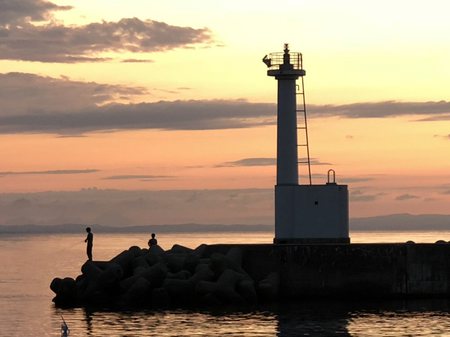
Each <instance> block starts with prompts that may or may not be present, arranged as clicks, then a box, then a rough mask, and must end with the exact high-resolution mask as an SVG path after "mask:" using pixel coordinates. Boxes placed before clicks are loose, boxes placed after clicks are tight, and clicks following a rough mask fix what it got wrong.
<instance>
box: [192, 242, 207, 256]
mask: <svg viewBox="0 0 450 337" xmlns="http://www.w3.org/2000/svg"><path fill="white" fill-rule="evenodd" d="M207 248H208V245H206V244H201V245H200V246H198V247H197V248H195V249H194V251H193V252H192V254H194V255H195V256H197V257H199V258H202V257H204V255H205V253H206V249H207Z"/></svg>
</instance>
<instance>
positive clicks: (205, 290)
mask: <svg viewBox="0 0 450 337" xmlns="http://www.w3.org/2000/svg"><path fill="white" fill-rule="evenodd" d="M245 278H246V277H245V275H242V274H239V273H237V272H235V271H234V270H232V269H226V270H225V271H224V272H223V273H222V275H220V277H219V279H218V280H217V282H209V281H199V282H198V283H197V286H196V288H195V291H196V292H197V293H199V294H200V295H207V294H213V295H214V296H217V298H218V299H220V300H221V301H222V302H223V303H226V304H243V303H245V300H244V298H243V297H242V296H240V295H239V294H238V293H237V292H236V286H237V283H238V282H239V281H241V280H244V279H245Z"/></svg>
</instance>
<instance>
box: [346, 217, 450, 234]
mask: <svg viewBox="0 0 450 337" xmlns="http://www.w3.org/2000/svg"><path fill="white" fill-rule="evenodd" d="M350 228H351V230H354V231H355V230H356V231H406V230H426V231H427V230H450V215H448V214H421V215H412V214H391V215H383V216H374V217H367V218H354V219H351V220H350Z"/></svg>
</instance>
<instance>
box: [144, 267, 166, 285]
mask: <svg viewBox="0 0 450 337" xmlns="http://www.w3.org/2000/svg"><path fill="white" fill-rule="evenodd" d="M140 276H142V277H143V278H145V279H146V280H147V281H149V282H150V283H151V284H152V287H153V288H159V287H160V286H161V285H162V284H163V282H164V279H165V278H166V276H167V267H166V266H165V265H164V264H162V263H157V264H155V265H154V266H151V267H150V268H147V269H146V270H145V271H144V272H143V273H142V274H140Z"/></svg>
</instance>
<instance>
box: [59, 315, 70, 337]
mask: <svg viewBox="0 0 450 337" xmlns="http://www.w3.org/2000/svg"><path fill="white" fill-rule="evenodd" d="M61 318H62V320H63V321H62V323H61V337H67V336H69V332H70V329H69V326H68V325H67V323H66V321H65V320H64V317H62V316H61Z"/></svg>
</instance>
